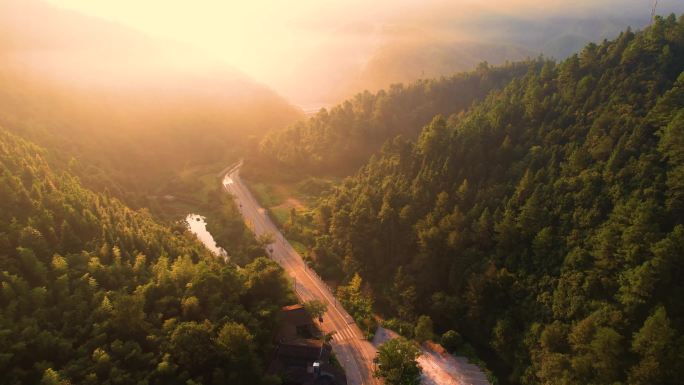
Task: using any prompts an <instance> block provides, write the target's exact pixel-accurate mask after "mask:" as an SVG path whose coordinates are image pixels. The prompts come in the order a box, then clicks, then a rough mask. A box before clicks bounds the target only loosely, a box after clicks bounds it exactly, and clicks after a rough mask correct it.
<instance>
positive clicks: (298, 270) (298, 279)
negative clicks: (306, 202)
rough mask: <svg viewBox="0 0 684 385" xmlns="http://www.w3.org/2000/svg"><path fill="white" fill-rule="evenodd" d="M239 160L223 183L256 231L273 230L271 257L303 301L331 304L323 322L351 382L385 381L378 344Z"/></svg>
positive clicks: (265, 231)
mask: <svg viewBox="0 0 684 385" xmlns="http://www.w3.org/2000/svg"><path fill="white" fill-rule="evenodd" d="M241 165H242V164H241V163H238V164H237V165H235V166H234V167H232V168H231V169H230V170H228V171H227V172H226V174H225V177H224V179H223V186H224V187H225V189H226V190H227V191H228V192H229V193H230V194H232V195H233V197H234V199H235V200H236V201H237V203H238V204H239V206H240V211H241V212H242V216H243V217H244V218H245V219H246V220H247V221H248V223H249V224H250V226H251V227H252V230H253V231H254V233H255V234H256V235H262V234H272V235H273V238H274V241H273V243H272V244H271V247H270V248H271V249H272V252H270V254H271V258H272V259H273V260H275V261H276V262H278V263H279V264H280V265H281V266H282V267H283V269H285V272H286V273H287V274H288V275H289V276H290V278H291V279H292V280H293V283H294V286H295V290H296V292H297V295H298V296H299V298H300V299H301V300H302V301H309V300H312V299H318V300H320V301H323V302H324V303H326V304H327V305H328V311H327V313H326V314H325V315H324V316H323V323H322V325H321V327H322V329H323V331H324V332H325V333H331V332H334V333H335V334H334V335H333V340H332V347H333V351H334V352H335V355H336V356H337V359H338V360H339V361H340V363H341V364H342V366H343V367H344V370H345V373H346V375H347V383H348V384H349V385H361V384H363V385H371V384H373V385H376V384H377V385H379V384H382V382H381V381H380V380H378V379H376V378H374V377H373V358H374V357H375V355H376V349H375V347H374V346H373V345H372V344H371V343H370V342H369V341H367V340H365V339H364V338H363V333H362V332H361V330H360V329H359V327H358V326H357V325H356V323H354V320H353V319H352V317H351V316H350V315H349V314H348V313H347V312H346V311H345V310H344V308H342V306H341V305H340V304H339V303H338V302H337V300H336V299H335V297H334V296H333V294H332V293H331V292H330V290H329V289H328V287H327V286H326V284H325V283H324V282H323V281H321V280H320V279H319V278H318V276H316V274H315V273H314V272H313V271H311V269H309V268H308V267H307V266H306V264H305V263H304V261H303V260H302V258H301V256H300V255H299V254H298V253H297V252H296V251H295V250H294V248H292V246H291V245H290V243H289V242H288V241H287V240H286V239H285V237H284V236H283V235H282V234H281V233H280V231H279V230H278V228H277V227H276V226H275V224H274V223H273V222H272V221H271V219H270V218H268V216H267V215H266V211H265V210H264V209H263V208H262V207H261V206H260V205H259V204H258V203H257V201H256V199H254V197H253V196H252V194H251V193H250V192H249V190H247V188H246V187H245V185H244V183H243V182H242V180H241V179H240V175H239V172H240V166H241Z"/></svg>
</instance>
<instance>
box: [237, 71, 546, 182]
mask: <svg viewBox="0 0 684 385" xmlns="http://www.w3.org/2000/svg"><path fill="white" fill-rule="evenodd" d="M529 65H532V66H534V65H535V63H533V62H532V63H518V64H512V65H509V66H506V67H498V68H489V67H487V66H486V65H483V66H481V67H480V68H478V69H477V70H475V71H473V72H469V73H464V74H460V75H455V76H453V77H450V78H442V79H438V80H422V81H417V82H414V83H411V84H409V85H407V86H404V85H401V84H397V85H394V86H392V87H391V88H390V89H389V90H387V91H384V90H383V91H379V92H377V93H375V94H371V93H370V92H367V91H366V92H364V93H360V94H358V95H356V96H355V97H354V98H353V99H350V100H347V101H345V102H343V103H341V104H340V105H338V106H335V107H333V108H331V109H330V111H328V110H321V111H320V112H319V113H318V114H316V115H314V116H312V117H311V118H309V119H307V120H303V121H299V122H297V123H295V124H293V125H291V126H289V127H288V128H286V129H284V130H275V131H274V132H272V133H270V134H269V135H267V136H266V137H265V138H264V139H263V140H262V141H261V143H260V147H259V153H258V155H259V159H255V160H252V161H251V162H247V165H248V167H252V169H254V168H257V167H260V168H265V167H273V166H274V165H275V166H281V168H284V169H288V168H289V169H292V168H294V169H297V170H305V171H309V172H313V173H319V174H334V175H348V174H349V173H351V172H354V170H356V169H357V168H358V167H359V166H360V165H362V164H363V163H364V162H366V161H367V160H368V158H369V157H370V156H371V154H373V153H374V152H376V151H378V150H379V149H380V147H381V145H382V143H383V142H385V141H386V140H387V139H389V138H392V137H394V136H396V135H404V136H405V137H407V138H415V137H416V136H417V135H418V132H419V128H420V127H422V126H423V125H424V124H426V123H428V122H429V121H430V119H431V118H432V117H433V116H434V115H435V114H452V113H457V112H460V111H463V110H465V109H467V108H468V107H470V105H471V104H472V103H473V102H475V101H476V100H478V99H481V98H484V97H485V96H486V95H487V94H488V93H489V92H490V91H491V90H493V89H496V88H499V87H502V86H503V85H504V84H506V83H507V82H508V81H510V80H511V79H512V78H514V77H516V76H519V75H522V74H524V73H525V71H527V67H528V66H529ZM259 160H260V161H262V162H263V161H266V162H270V165H268V166H266V165H263V164H259V165H258V166H256V167H254V166H253V165H254V164H256V162H255V161H259ZM250 163H251V164H250ZM283 166H284V167H283Z"/></svg>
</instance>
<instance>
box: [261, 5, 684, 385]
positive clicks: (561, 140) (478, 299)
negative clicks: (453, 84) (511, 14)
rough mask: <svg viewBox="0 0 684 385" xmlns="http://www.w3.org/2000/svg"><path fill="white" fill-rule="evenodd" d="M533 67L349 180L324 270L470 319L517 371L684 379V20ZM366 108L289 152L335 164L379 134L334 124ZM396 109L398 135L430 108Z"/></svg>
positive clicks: (323, 253) (464, 328) (496, 360)
mask: <svg viewBox="0 0 684 385" xmlns="http://www.w3.org/2000/svg"><path fill="white" fill-rule="evenodd" d="M524 65H525V66H526V67H527V73H526V74H525V75H524V76H521V77H520V78H516V79H514V80H512V81H511V82H510V83H509V84H508V85H507V86H505V88H503V89H502V90H494V91H493V92H492V93H491V94H490V95H489V96H488V97H487V98H486V99H485V100H484V101H483V102H481V103H479V104H477V105H476V106H474V107H473V108H472V109H471V110H469V111H468V112H467V113H464V114H458V115H454V116H451V117H450V118H448V119H445V118H442V117H436V118H435V119H434V120H432V122H431V123H430V124H428V125H427V126H426V127H424V128H423V130H422V132H421V134H420V137H419V138H418V139H417V140H416V141H415V142H412V141H407V140H406V139H402V138H396V139H394V140H392V141H389V142H388V143H386V144H385V146H384V147H383V150H382V153H381V154H380V155H379V156H377V157H374V158H373V159H372V160H371V161H370V162H369V163H368V164H367V165H366V166H364V167H363V168H362V169H361V170H360V171H359V172H358V174H357V175H356V176H354V177H353V178H349V179H347V180H345V181H344V182H343V183H342V185H341V186H340V187H339V188H338V189H337V190H336V191H335V192H334V193H333V194H332V195H331V196H329V197H328V198H327V199H326V201H325V202H324V203H323V204H322V205H321V206H320V207H319V210H318V211H319V217H318V219H319V221H318V222H319V224H320V231H321V233H322V235H321V236H320V237H318V239H317V241H316V247H315V248H314V258H315V263H316V264H317V268H318V269H319V270H320V271H321V272H322V273H323V274H324V275H325V276H327V277H331V278H332V277H334V278H339V277H346V278H347V279H351V278H352V276H353V275H354V274H355V273H359V274H360V276H361V277H362V278H363V280H364V282H365V283H367V286H368V287H367V288H366V289H367V290H368V291H367V293H368V295H370V296H372V297H373V299H374V300H375V302H376V304H377V307H378V310H380V311H381V312H383V313H385V315H386V316H388V317H398V318H401V319H402V320H404V321H408V322H415V321H416V319H417V318H418V316H420V315H429V316H430V317H431V318H432V320H433V321H434V324H435V327H436V329H437V331H439V332H440V333H441V332H445V331H447V330H450V329H453V330H455V331H457V332H459V333H460V334H461V335H463V336H464V338H465V340H466V341H467V342H469V343H471V344H472V345H474V346H475V348H476V350H477V351H478V353H479V354H480V356H481V357H483V358H485V360H486V361H487V363H488V364H489V365H490V367H492V368H494V369H495V371H496V374H497V375H498V376H499V378H500V380H502V381H504V382H510V383H521V384H541V383H544V384H618V383H629V384H644V385H647V384H682V383H684V382H683V381H684V380H683V379H684V373H683V372H682V364H681V363H682V360H684V281H682V279H681V277H682V276H683V275H684V139H683V138H684V74H682V71H683V70H684V18H680V19H679V20H677V18H676V17H675V16H670V17H667V18H656V19H655V21H654V23H653V24H652V26H650V27H648V28H646V29H645V30H644V31H642V32H637V33H633V32H631V31H629V30H628V31H626V32H624V33H622V34H621V35H620V36H619V37H618V38H617V39H615V40H613V41H604V42H603V43H601V44H598V45H596V44H589V45H587V46H586V47H585V48H584V49H583V50H582V51H581V52H579V53H578V54H576V55H574V56H571V57H570V58H568V59H566V60H564V61H562V62H560V63H554V62H552V61H543V62H532V63H526V64H524ZM519 68H520V67H519V65H518V66H512V67H508V68H507V69H503V70H496V69H490V70H488V71H486V72H484V74H508V73H510V69H516V71H514V72H518V69H519ZM482 74H483V72H477V73H475V74H471V75H467V77H466V78H472V77H475V78H477V79H481V76H483V75H482ZM492 76H493V75H492ZM503 78H505V77H499V79H503ZM432 84H433V85H435V86H436V85H438V84H439V83H432ZM425 86H426V85H425ZM416 87H418V88H420V89H423V87H424V85H418V86H416ZM426 87H427V86H426ZM489 88H494V87H489ZM483 89H484V88H483ZM460 91H461V90H459V92H460ZM419 94H421V98H422V97H423V95H422V93H419ZM380 95H382V97H379V96H376V98H375V99H374V98H371V97H369V96H361V97H359V99H357V102H356V106H358V107H357V108H360V107H361V106H364V104H363V101H364V100H366V99H367V100H369V103H370V102H371V101H373V100H383V99H385V100H386V97H387V95H392V93H391V92H390V93H389V94H380ZM441 97H442V96H440V98H441ZM364 98H365V99H364ZM411 100H413V99H411ZM450 104H451V105H454V104H455V103H453V102H451V103H450ZM427 105H429V106H432V104H431V102H428V104H427ZM354 106H355V105H354V104H351V103H349V104H346V105H345V106H343V107H340V108H338V109H337V110H333V111H332V112H330V113H325V112H323V113H321V114H320V115H319V116H318V117H317V118H315V119H313V120H312V121H311V122H310V123H307V124H304V125H299V126H295V127H294V128H293V129H291V130H290V131H288V132H286V133H284V134H281V135H283V136H284V137H286V138H292V139H291V140H290V141H289V142H288V141H285V142H286V143H293V145H292V146H283V151H285V152H284V153H283V155H281V156H280V157H281V159H282V160H284V161H288V162H291V164H297V162H299V161H307V162H312V164H313V165H314V167H317V166H319V165H322V164H327V165H330V164H334V162H336V161H338V158H339V157H340V155H338V154H344V153H345V152H352V153H353V152H357V153H358V152H359V151H360V150H359V148H358V147H357V146H358V143H362V141H359V140H356V139H357V138H359V137H363V138H370V137H374V138H379V136H377V137H375V136H364V135H367V134H366V133H367V132H368V131H364V130H362V129H358V131H354V130H356V129H357V128H356V126H354V125H353V124H347V125H346V127H348V129H349V131H333V130H332V129H328V130H323V129H318V126H319V125H325V127H336V126H335V124H336V123H327V122H328V120H330V121H332V122H338V121H343V120H342V117H347V116H348V117H350V120H347V121H346V122H354V121H355V120H354V119H351V118H352V117H355V116H357V115H355V114H354V111H355V109H354ZM363 111H376V110H374V109H373V110H371V109H366V110H363ZM377 111H382V110H380V109H377ZM403 111H407V110H406V109H403ZM414 111H421V113H422V112H425V113H428V112H427V111H434V110H431V109H429V108H426V110H423V109H420V110H418V109H416V110H414ZM416 115H418V114H416ZM416 115H411V116H416ZM380 116H382V115H378V118H380ZM389 116H390V117H398V116H402V118H401V119H399V120H400V122H401V123H397V121H396V120H392V119H391V118H386V119H379V121H380V122H381V123H375V124H377V125H380V126H381V127H383V129H382V130H381V132H383V133H385V134H389V133H399V132H401V133H406V132H410V129H411V123H412V122H415V121H416V120H411V119H409V118H407V116H406V115H399V114H398V113H394V114H389ZM332 117H339V118H338V120H332ZM362 127H366V126H362ZM414 128H415V127H414ZM407 130H408V131H407ZM370 132H374V131H370ZM314 133H320V134H314ZM352 133H353V134H352ZM313 138H317V139H316V140H313ZM342 139H343V140H347V139H349V143H351V145H350V147H345V146H344V145H342V144H341V143H340V142H337V140H342ZM281 142H282V141H281ZM268 143H269V142H267V144H268ZM273 143H278V142H273ZM295 143H296V145H294V144H295ZM342 143H344V142H342ZM370 143H374V142H373V141H371V142H370ZM267 148H268V149H269V151H271V152H273V153H275V154H276V156H278V155H277V154H278V152H276V150H275V149H273V147H267ZM319 149H326V150H325V151H319ZM337 149H339V150H340V151H339V152H338V151H337ZM364 150H365V149H364ZM298 153H301V154H303V155H302V158H303V159H296V158H294V156H295V154H298ZM356 160H358V158H357V159H356ZM357 280H358V279H357Z"/></svg>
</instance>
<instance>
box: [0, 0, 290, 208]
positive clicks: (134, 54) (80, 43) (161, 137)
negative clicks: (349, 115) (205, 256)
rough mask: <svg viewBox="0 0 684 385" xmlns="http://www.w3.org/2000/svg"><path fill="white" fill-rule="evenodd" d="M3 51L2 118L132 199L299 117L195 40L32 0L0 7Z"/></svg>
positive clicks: (97, 182) (63, 161) (88, 177)
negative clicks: (177, 39)
mask: <svg viewBox="0 0 684 385" xmlns="http://www.w3.org/2000/svg"><path fill="white" fill-rule="evenodd" d="M36 20H41V21H42V22H41V23H36V22H35V21H36ZM0 59H1V60H0V124H2V125H3V126H4V127H5V128H6V129H8V130H11V131H12V132H14V133H17V134H19V135H21V136H22V137H24V138H27V139H29V140H31V141H33V142H35V143H38V144H39V145H42V146H44V147H45V148H47V149H48V151H49V155H50V157H51V158H50V160H51V161H55V160H56V162H55V164H58V165H61V166H64V168H65V167H66V166H67V165H68V163H69V162H70V161H71V159H72V158H73V159H74V160H75V161H76V162H74V163H72V166H75V167H72V168H71V170H72V171H73V172H77V173H78V174H79V176H80V177H81V178H82V180H84V182H85V183H86V184H87V185H88V186H90V187H94V188H97V189H98V190H103V189H104V188H105V187H107V188H108V189H109V190H110V191H112V192H113V193H115V194H116V195H117V196H121V197H126V198H127V201H128V202H129V203H136V205H137V206H143V205H145V202H144V200H141V199H138V198H140V197H144V196H145V195H150V194H153V193H155V192H156V190H157V189H158V188H159V186H160V185H163V184H165V183H167V182H168V181H169V180H170V179H172V177H173V175H174V173H175V172H177V171H178V170H179V169H181V168H183V167H186V166H188V165H190V166H192V165H196V164H204V163H213V162H216V163H229V162H231V161H233V160H234V159H235V158H236V157H237V156H238V155H237V154H236V153H237V152H239V149H240V148H241V147H242V146H243V144H244V143H245V142H247V141H248V140H249V139H250V138H251V137H253V136H259V135H261V134H263V133H264V132H265V131H267V130H269V129H272V128H276V127H281V126H285V125H287V124H288V123H290V122H292V121H293V120H294V119H296V118H297V117H299V113H298V112H297V111H296V110H295V109H294V108H292V107H291V106H290V105H288V104H287V103H286V102H285V101H284V100H282V99H281V98H280V97H279V96H277V95H275V94H274V93H273V92H271V91H270V90H268V89H267V88H266V87H264V86H262V85H259V84H257V83H255V82H254V81H252V80H251V79H249V78H247V77H246V76H245V75H243V74H240V73H239V72H237V71H235V70H233V69H231V68H229V67H227V66H226V65H225V64H223V63H220V62H217V61H215V60H213V59H211V58H208V57H205V56H204V55H203V54H201V53H199V52H197V51H195V50H193V49H191V48H190V47H186V46H180V45H178V44H173V43H169V42H164V41H159V40H155V39H152V38H150V37H147V36H144V35H142V34H139V33H137V32H136V31H132V30H129V29H126V28H124V27H122V26H119V25H116V24H112V23H108V22H106V21H103V20H100V19H95V18H89V17H85V16H83V15H80V14H77V13H74V12H70V11H66V10H61V9H58V8H55V7H52V6H49V5H47V4H44V3H42V2H39V1H37V0H28V1H24V0H9V1H3V2H2V3H1V4H0ZM129 198H130V199H129Z"/></svg>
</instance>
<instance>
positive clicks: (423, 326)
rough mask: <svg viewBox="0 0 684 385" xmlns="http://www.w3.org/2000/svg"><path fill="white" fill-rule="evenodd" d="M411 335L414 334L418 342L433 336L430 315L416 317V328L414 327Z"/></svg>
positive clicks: (430, 338)
mask: <svg viewBox="0 0 684 385" xmlns="http://www.w3.org/2000/svg"><path fill="white" fill-rule="evenodd" d="M413 335H414V336H415V338H416V341H418V342H420V343H423V342H425V341H429V340H432V339H433V338H435V332H434V330H433V326H432V319H431V318H430V316H427V315H422V316H420V317H418V322H417V323H416V328H415V329H414V332H413Z"/></svg>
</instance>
